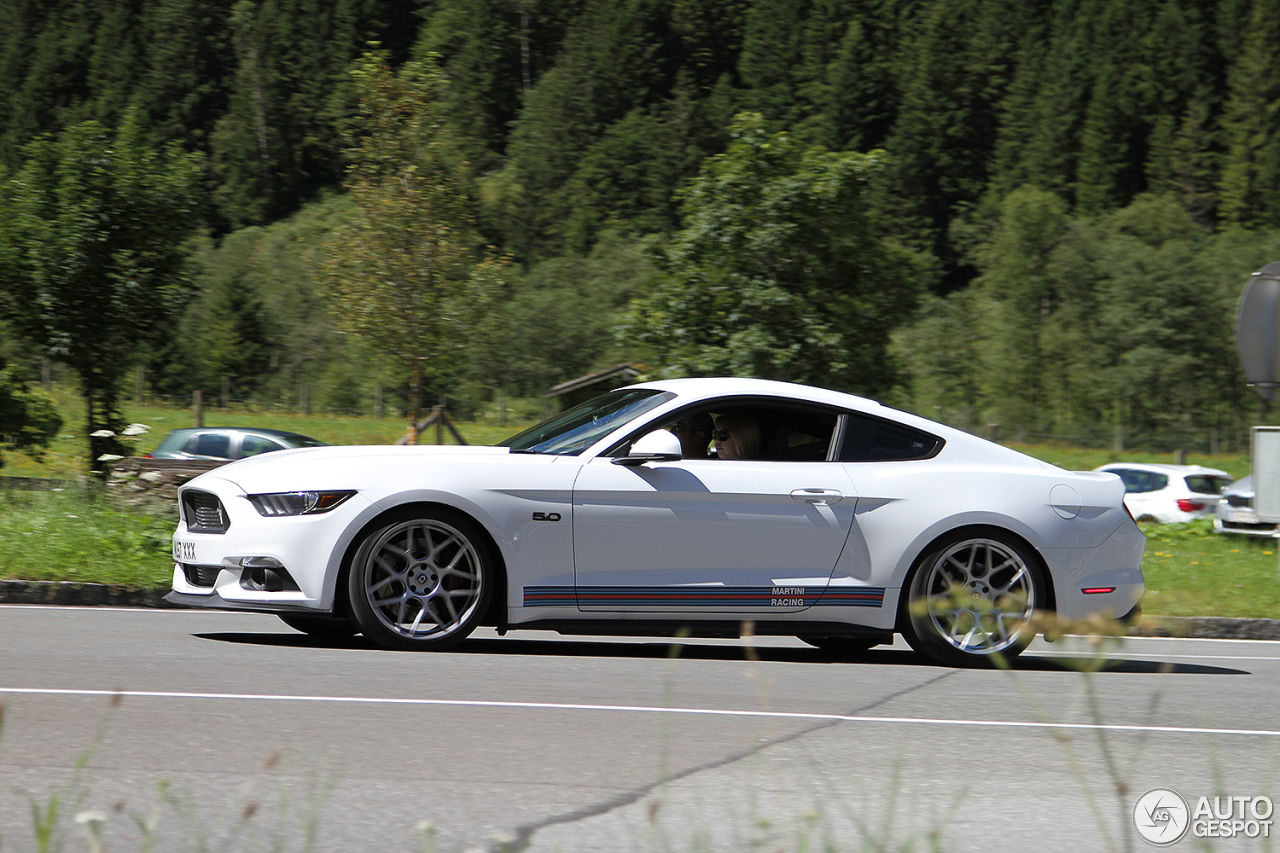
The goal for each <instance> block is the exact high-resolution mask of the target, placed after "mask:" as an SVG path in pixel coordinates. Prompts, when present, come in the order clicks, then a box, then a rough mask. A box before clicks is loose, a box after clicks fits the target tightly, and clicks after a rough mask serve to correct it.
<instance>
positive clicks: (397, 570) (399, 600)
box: [347, 507, 496, 651]
mask: <svg viewBox="0 0 1280 853" xmlns="http://www.w3.org/2000/svg"><path fill="white" fill-rule="evenodd" d="M495 582H496V576H495V568H494V561H493V559H492V557H491V556H490V554H489V548H488V545H487V542H486V539H485V537H484V535H483V534H482V533H481V532H480V529H479V528H478V527H477V526H476V525H475V523H474V522H472V521H471V520H470V519H468V518H467V517H466V516H464V515H462V514H461V513H459V512H455V511H453V510H449V509H446V508H442V507H436V508H419V509H414V510H409V511H405V512H401V513H397V514H395V515H393V516H391V517H389V518H388V519H386V520H385V523H383V524H382V525H381V526H379V527H378V528H376V529H375V530H373V531H371V532H370V533H369V534H368V535H367V536H366V537H365V538H364V541H363V542H362V543H361V544H360V547H359V549H358V550H357V551H356V554H355V557H354V559H353V560H352V562H351V572H350V574H349V575H348V577H347V593H348V602H349V603H350V609H351V614H352V617H353V618H354V619H355V621H356V624H358V625H359V626H360V630H361V631H362V632H363V633H364V635H365V637H366V638H368V639H369V640H370V641H371V642H374V643H377V644H378V645H380V646H383V647H385V648H389V649H407V650H412V651H441V650H444V649H447V648H450V647H451V646H454V645H456V644H457V643H459V642H461V641H462V640H464V639H465V638H466V637H467V635H469V634H470V633H471V632H472V631H473V630H474V629H475V627H476V625H477V624H479V622H480V619H481V618H482V617H483V616H484V613H485V610H486V609H487V608H488V606H489V599H490V598H491V597H492V595H493V588H494V586H495Z"/></svg>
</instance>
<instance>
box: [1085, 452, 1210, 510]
mask: <svg viewBox="0 0 1280 853" xmlns="http://www.w3.org/2000/svg"><path fill="white" fill-rule="evenodd" d="M1094 470H1095V471H1109V472H1110V473H1112V474H1119V475H1120V479H1121V480H1123V481H1124V505H1125V506H1126V507H1128V508H1129V512H1130V513H1131V514H1132V515H1133V517H1134V518H1135V519H1137V520H1138V521H1142V522H1147V521H1165V522H1168V521H1191V520H1193V519H1196V518H1213V517H1214V516H1215V515H1216V513H1217V509H1218V503H1219V502H1220V501H1221V500H1222V490H1223V489H1225V488H1226V487H1227V486H1229V485H1231V475H1230V474H1228V473H1227V472H1226V471H1219V470H1218V469H1217V468H1205V467H1204V466H1202V465H1161V464H1155V463H1152V464H1147V463H1139V462H1113V463H1111V464H1110V465H1103V466H1101V467H1099V468H1095V469H1094Z"/></svg>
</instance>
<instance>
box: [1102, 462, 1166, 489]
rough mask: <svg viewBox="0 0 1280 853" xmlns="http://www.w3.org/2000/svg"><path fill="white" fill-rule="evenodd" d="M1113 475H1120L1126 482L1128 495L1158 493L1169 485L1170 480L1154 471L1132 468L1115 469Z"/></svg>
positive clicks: (1125, 487) (1125, 486)
mask: <svg viewBox="0 0 1280 853" xmlns="http://www.w3.org/2000/svg"><path fill="white" fill-rule="evenodd" d="M1111 472H1112V473H1113V474H1119V475H1120V479H1121V480H1123V481H1124V490H1125V492H1127V493H1135V494H1141V493H1142V492H1158V491H1160V490H1161V489H1163V488H1164V487H1165V486H1167V485H1169V478H1168V477H1166V476H1165V475H1164V474H1157V473H1155V472H1154V471H1135V470H1133V469H1131V468H1113V469H1112V471H1111Z"/></svg>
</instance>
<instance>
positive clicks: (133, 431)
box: [120, 424, 151, 436]
mask: <svg viewBox="0 0 1280 853" xmlns="http://www.w3.org/2000/svg"><path fill="white" fill-rule="evenodd" d="M149 432H151V427H149V426H147V425H146V424H129V425H128V426H127V427H125V428H124V432H122V433H120V434H121V435H128V436H134V435H146V434H147V433H149Z"/></svg>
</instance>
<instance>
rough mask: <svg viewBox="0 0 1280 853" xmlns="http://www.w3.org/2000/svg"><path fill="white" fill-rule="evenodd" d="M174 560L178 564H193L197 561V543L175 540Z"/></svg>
mask: <svg viewBox="0 0 1280 853" xmlns="http://www.w3.org/2000/svg"><path fill="white" fill-rule="evenodd" d="M173 559H174V561H175V562H178V563H191V562H195V559H196V543H194V542H186V541H183V540H182V539H174V540H173Z"/></svg>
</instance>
